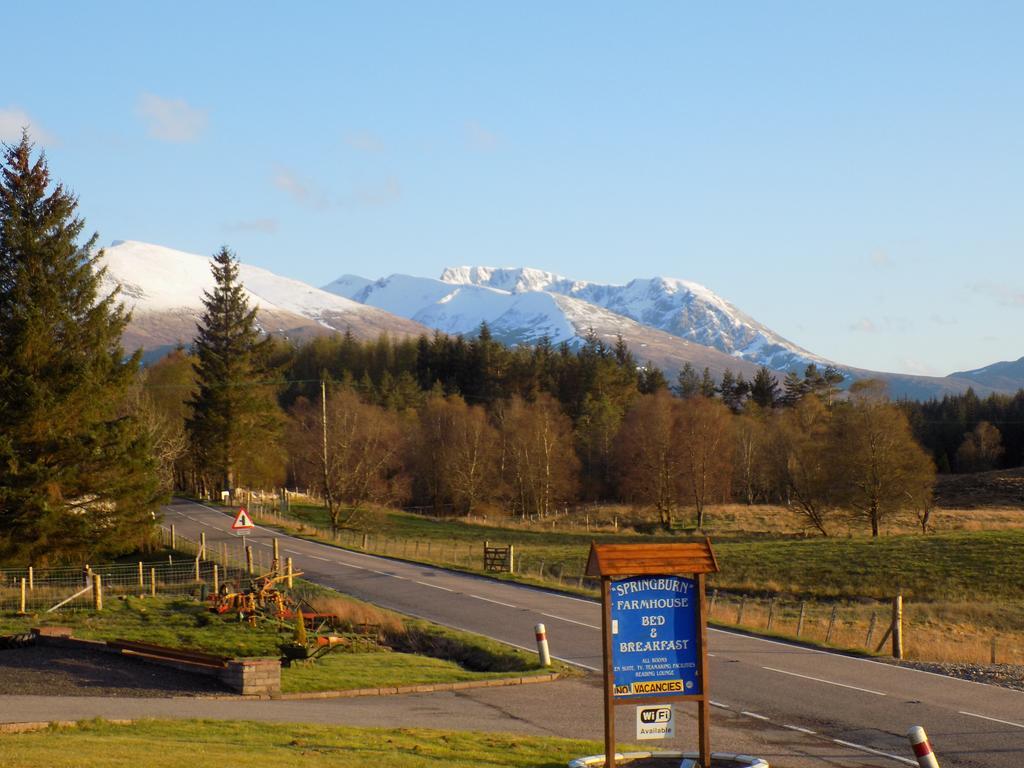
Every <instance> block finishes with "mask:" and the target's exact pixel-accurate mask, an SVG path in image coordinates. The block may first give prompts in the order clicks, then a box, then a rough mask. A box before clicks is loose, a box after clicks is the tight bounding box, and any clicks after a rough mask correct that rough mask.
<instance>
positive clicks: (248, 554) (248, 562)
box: [245, 545, 255, 576]
mask: <svg viewBox="0 0 1024 768" xmlns="http://www.w3.org/2000/svg"><path fill="white" fill-rule="evenodd" d="M245 570H246V572H247V573H248V574H249V575H250V576H252V575H253V574H254V573H255V570H253V564H252V547H250V546H248V545H247V546H246V548H245Z"/></svg>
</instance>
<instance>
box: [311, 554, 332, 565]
mask: <svg viewBox="0 0 1024 768" xmlns="http://www.w3.org/2000/svg"><path fill="white" fill-rule="evenodd" d="M310 557H312V558H313V559H314V560H323V561H324V562H325V563H329V562H330V560H328V559H327V558H326V557H320V556H319V555H310Z"/></svg>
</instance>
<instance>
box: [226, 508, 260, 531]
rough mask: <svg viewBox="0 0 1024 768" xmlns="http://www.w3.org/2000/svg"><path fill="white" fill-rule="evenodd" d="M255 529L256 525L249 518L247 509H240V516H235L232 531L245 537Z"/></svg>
mask: <svg viewBox="0 0 1024 768" xmlns="http://www.w3.org/2000/svg"><path fill="white" fill-rule="evenodd" d="M255 527H256V524H255V523H254V522H253V521H252V518H251V517H249V513H248V512H246V511H245V507H241V508H239V510H238V514H237V515H235V521H234V522H233V523H231V530H232V531H233V532H234V533H237V534H238V535H240V536H245V535H246V534H248V533H250V532H251V531H252V529H253V528H255Z"/></svg>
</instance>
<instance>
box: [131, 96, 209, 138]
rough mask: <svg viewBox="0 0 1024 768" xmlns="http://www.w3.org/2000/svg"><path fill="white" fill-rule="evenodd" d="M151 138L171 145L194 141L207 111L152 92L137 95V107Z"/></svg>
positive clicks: (204, 122) (183, 101)
mask: <svg viewBox="0 0 1024 768" xmlns="http://www.w3.org/2000/svg"><path fill="white" fill-rule="evenodd" d="M136 109H137V111H138V113H139V116H140V117H141V118H142V119H143V121H145V123H146V131H147V133H148V134H149V135H150V137H152V138H154V139H159V140H160V141H168V142H171V143H174V144H181V143H185V142H190V141H195V140H196V139H198V138H199V137H200V136H201V135H202V133H203V131H205V130H206V123H207V113H206V110H203V109H198V108H196V107H193V106H192V105H190V104H189V103H188V102H186V101H185V100H184V99H165V98H162V97H160V96H156V95H155V94H152V93H143V94H142V95H141V96H139V103H138V105H137V107H136Z"/></svg>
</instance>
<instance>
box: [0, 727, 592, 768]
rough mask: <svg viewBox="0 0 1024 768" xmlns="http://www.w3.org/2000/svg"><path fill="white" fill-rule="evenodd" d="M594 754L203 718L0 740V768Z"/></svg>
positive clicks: (478, 763) (529, 763) (480, 766)
mask: <svg viewBox="0 0 1024 768" xmlns="http://www.w3.org/2000/svg"><path fill="white" fill-rule="evenodd" d="M602 751H603V749H602V748H601V746H600V745H598V744H597V743H595V742H588V741H575V740H568V739H550V738H547V739H540V738H527V737H523V736H504V735H494V734H480V733H472V732H465V733H463V732H449V731H427V730H406V729H397V730H393V729H388V730H383V729H372V730H371V729H357V728H343V727H336V726H317V725H301V724H296V725H276V724H268V723H251V722H215V721H207V720H191V721H179V722H166V721H156V720H150V721H141V722H139V723H136V724H132V725H115V724H111V723H106V722H102V721H92V722H86V723H81V724H79V725H77V726H75V727H54V728H50V729H47V730H44V731H37V732H32V733H24V734H9V735H4V736H2V737H0V765H3V766H5V768H37V766H40V765H45V766H49V767H50V768H79V766H82V765H88V766H91V768H115V767H116V768H123V767H125V766H143V765H144V766H147V768H178V766H182V765H188V766H189V768H224V766H232V767H233V768H246V766H266V765H273V766H275V768H291V767H292V766H294V767H298V766H310V765H316V766H323V767H324V768H330V767H331V766H345V767H346V768H355V767H356V766H358V767H359V768H434V767H435V766H436V767H438V768H440V767H441V766H444V768H486V766H496V767H497V766H501V767H502V768H556V767H557V768H563V767H564V766H565V764H566V763H567V762H568V761H569V760H571V759H573V758H575V757H581V756H583V755H590V754H595V753H599V752H602Z"/></svg>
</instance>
